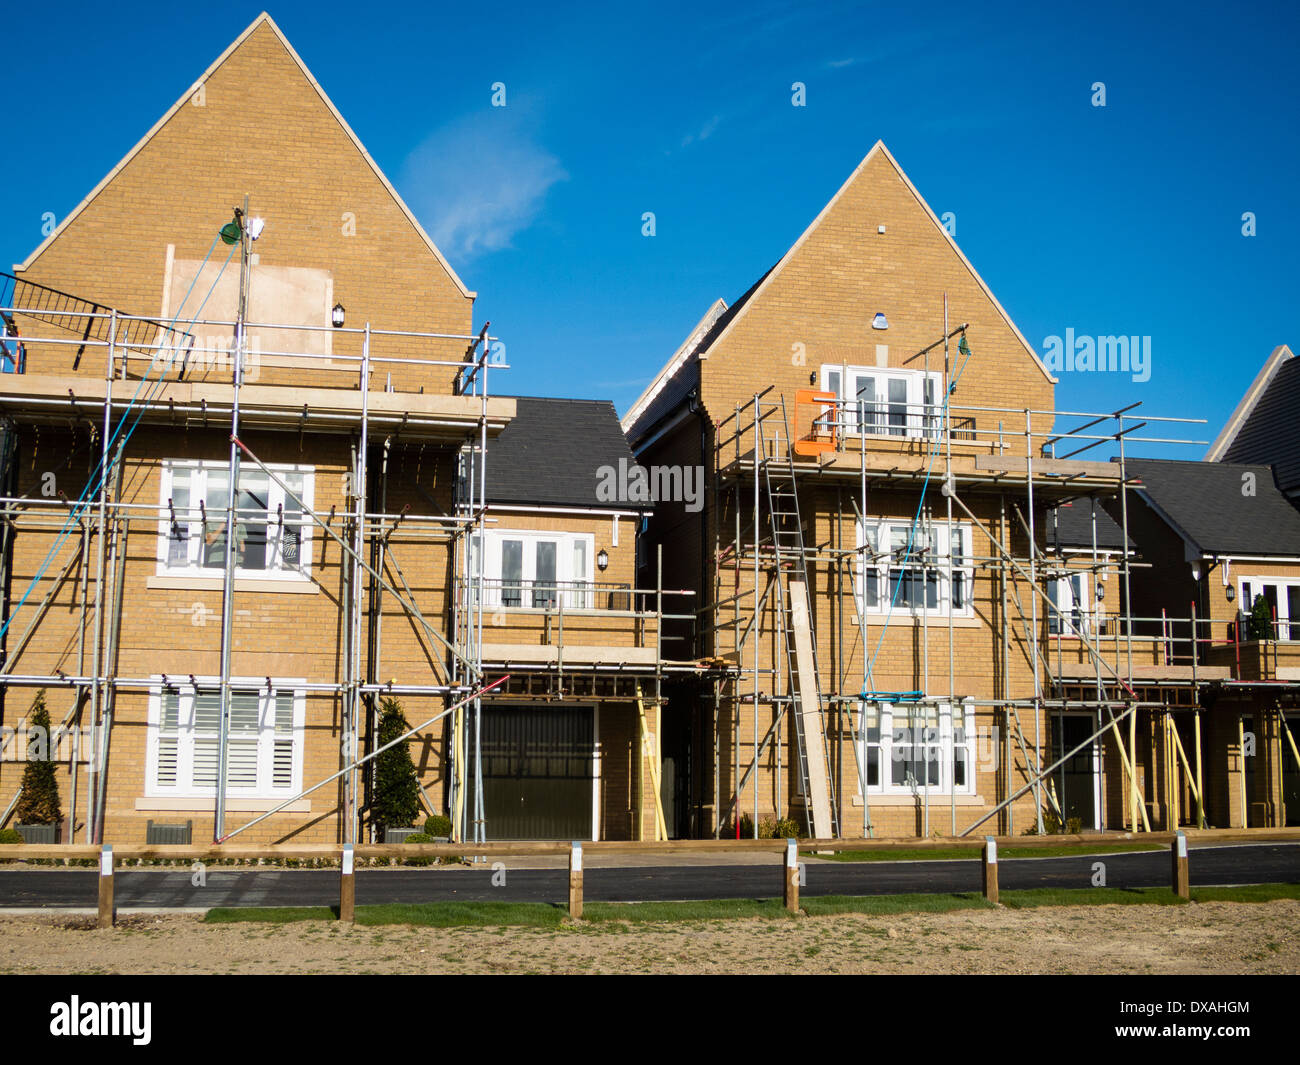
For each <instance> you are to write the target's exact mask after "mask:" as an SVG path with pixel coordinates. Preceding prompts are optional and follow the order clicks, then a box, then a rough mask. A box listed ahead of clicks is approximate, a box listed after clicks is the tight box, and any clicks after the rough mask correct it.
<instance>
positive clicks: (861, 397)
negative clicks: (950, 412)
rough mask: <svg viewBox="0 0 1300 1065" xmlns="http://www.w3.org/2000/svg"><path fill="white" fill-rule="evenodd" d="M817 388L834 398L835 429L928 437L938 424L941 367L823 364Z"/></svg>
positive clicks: (940, 422) (941, 386)
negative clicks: (836, 410) (930, 370)
mask: <svg viewBox="0 0 1300 1065" xmlns="http://www.w3.org/2000/svg"><path fill="white" fill-rule="evenodd" d="M822 389H823V390H824V391H826V392H833V393H834V394H835V395H836V396H838V397H839V399H840V405H839V412H840V414H839V418H840V432H841V433H861V434H863V435H866V436H901V437H918V436H924V437H934V436H937V435H938V434H939V431H940V429H941V428H942V410H941V404H942V402H943V374H941V373H926V372H925V371H924V370H895V369H885V368H880V367H865V366H832V365H826V366H823V367H822Z"/></svg>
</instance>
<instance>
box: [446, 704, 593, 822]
mask: <svg viewBox="0 0 1300 1065" xmlns="http://www.w3.org/2000/svg"><path fill="white" fill-rule="evenodd" d="M594 741H595V735H594V723H593V713H592V710H591V709H590V708H583V707H558V708H556V707H535V706H528V707H517V706H505V707H500V706H484V707H483V738H482V756H483V807H484V815H485V817H486V818H487V826H486V828H487V838H488V839H591V811H592V772H593V745H594ZM472 797H473V796H472V788H471V800H472ZM471 809H472V807H471Z"/></svg>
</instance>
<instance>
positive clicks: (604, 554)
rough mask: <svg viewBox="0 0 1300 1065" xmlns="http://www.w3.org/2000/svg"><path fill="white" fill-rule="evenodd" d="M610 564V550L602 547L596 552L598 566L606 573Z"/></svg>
mask: <svg viewBox="0 0 1300 1065" xmlns="http://www.w3.org/2000/svg"><path fill="white" fill-rule="evenodd" d="M608 565H609V552H608V551H606V550H605V549H604V548H603V547H602V548H601V549H600V551H599V552H597V554H596V568H597V569H598V570H600V572H601V573H604V572H605V569H606V567H607V566H608Z"/></svg>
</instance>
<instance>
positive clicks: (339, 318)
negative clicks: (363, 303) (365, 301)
mask: <svg viewBox="0 0 1300 1065" xmlns="http://www.w3.org/2000/svg"><path fill="white" fill-rule="evenodd" d="M344 313H345V312H344V310H343V304H341V303H336V304H334V309H333V310H332V311H330V321H331V322H332V323H333V324H334V328H335V329H342V328H343V315H344Z"/></svg>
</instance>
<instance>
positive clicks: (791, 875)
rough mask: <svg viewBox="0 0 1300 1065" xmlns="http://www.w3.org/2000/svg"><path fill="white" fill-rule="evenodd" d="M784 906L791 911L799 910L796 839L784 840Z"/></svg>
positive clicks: (796, 911)
mask: <svg viewBox="0 0 1300 1065" xmlns="http://www.w3.org/2000/svg"><path fill="white" fill-rule="evenodd" d="M784 898H785V908H786V909H787V910H789V911H790V912H791V913H798V912H799V843H798V841H797V840H793V839H787V840H786V841H785V891H784Z"/></svg>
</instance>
